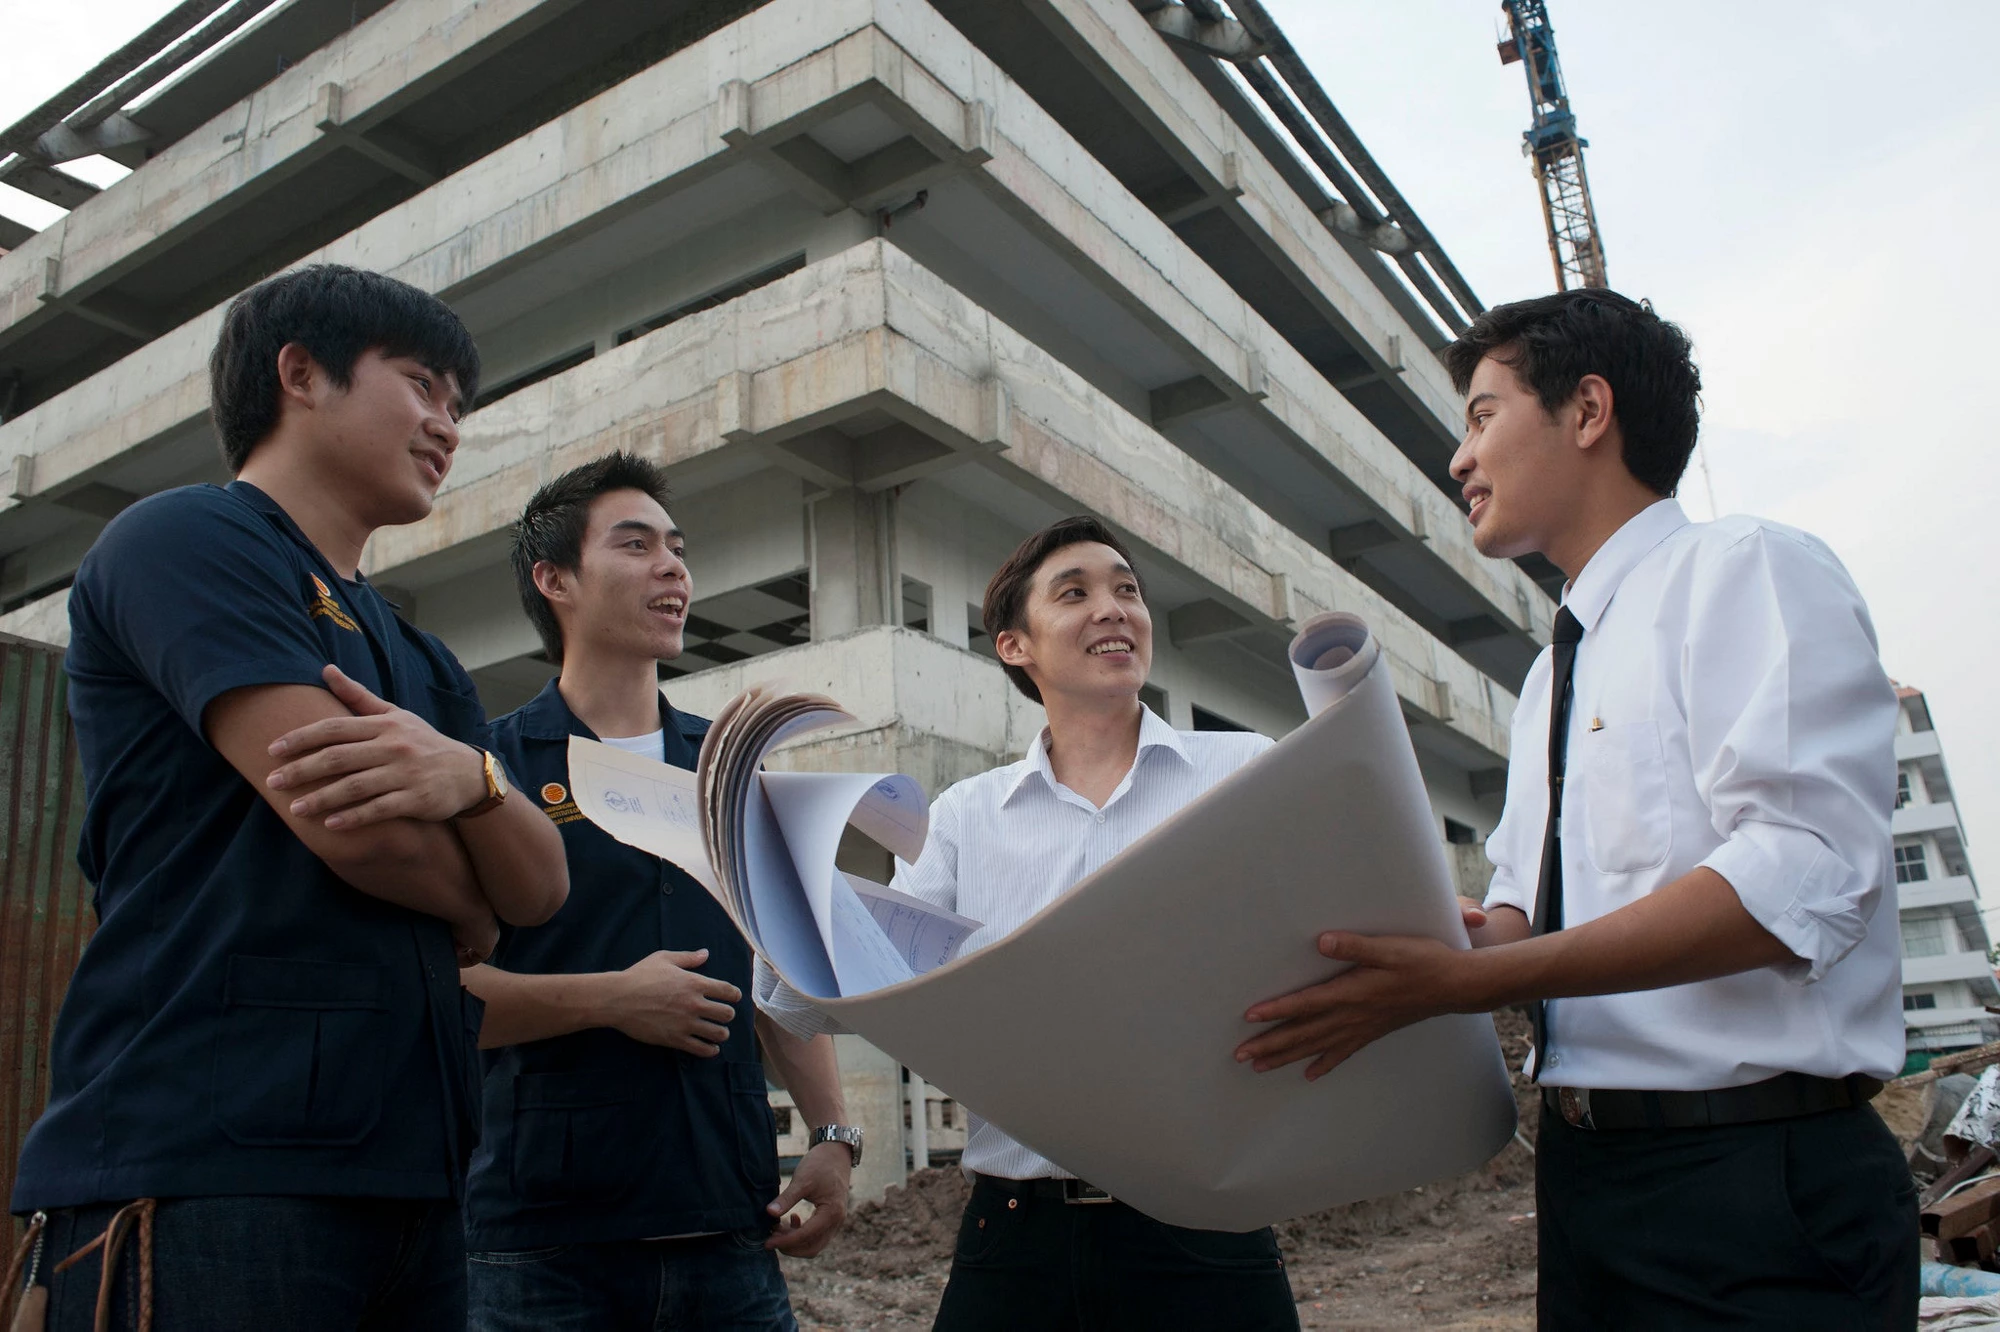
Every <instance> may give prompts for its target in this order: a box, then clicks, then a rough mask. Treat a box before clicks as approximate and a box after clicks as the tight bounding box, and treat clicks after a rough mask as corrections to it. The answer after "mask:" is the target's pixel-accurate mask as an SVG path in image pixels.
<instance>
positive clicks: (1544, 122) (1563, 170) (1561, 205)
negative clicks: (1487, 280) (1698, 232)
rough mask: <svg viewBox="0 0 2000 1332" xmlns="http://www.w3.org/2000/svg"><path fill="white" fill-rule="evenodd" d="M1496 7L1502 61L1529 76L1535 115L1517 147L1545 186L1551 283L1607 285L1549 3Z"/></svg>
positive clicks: (1518, 1)
mask: <svg viewBox="0 0 2000 1332" xmlns="http://www.w3.org/2000/svg"><path fill="white" fill-rule="evenodd" d="M1500 8H1501V10H1502V11H1503V12H1504V13H1505V14H1506V15H1507V28H1508V35H1507V36H1506V37H1505V38H1503V39H1502V40H1501V42H1500V63H1501V64H1503V65H1511V64H1514V63H1516V62H1519V63H1520V65H1521V67H1522V71H1523V72H1524V73H1525V74H1526V75H1527V76H1528V101H1529V103H1530V104H1531V105H1532V106H1533V107H1534V112H1535V118H1534V122H1533V123H1532V124H1531V125H1529V127H1528V132H1527V133H1525V134H1523V135H1522V136H1521V139H1522V147H1521V152H1522V155H1523V156H1526V157H1528V158H1531V159H1532V160H1533V161H1534V164H1535V183H1536V184H1538V185H1540V186H1541V187H1542V220H1543V221H1544V222H1545V223H1546V224H1547V226H1548V232H1549V257H1550V259H1552V260H1554V262H1555V266H1556V287H1557V289H1558V290H1562V291H1567V290H1569V289H1570V288H1571V287H1602V286H1605V285H1607V284H1606V282H1605V280H1604V242H1603V240H1602V239H1601V238H1600V237H1599V236H1598V234H1597V212H1596V210H1595V209H1594V208H1592V207H1591V204H1590V179H1589V177H1588V176H1586V175H1584V171H1583V150H1584V149H1585V148H1586V147H1587V146H1589V141H1588V140H1586V139H1581V138H1578V137H1577V133H1576V116H1575V114H1574V113H1573V112H1571V110H1570V109H1569V92H1568V90H1566V89H1565V88H1564V87H1563V77H1562V64H1561V62H1559V61H1558V60H1557V59H1556V34H1555V29H1554V28H1552V27H1550V26H1549V10H1548V6H1547V5H1546V4H1544V3H1543V0H1500Z"/></svg>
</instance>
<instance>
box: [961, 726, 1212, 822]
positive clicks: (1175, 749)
mask: <svg viewBox="0 0 2000 1332" xmlns="http://www.w3.org/2000/svg"><path fill="white" fill-rule="evenodd" d="M1149 749H1164V750H1167V751H1169V752H1170V753H1172V754H1173V755H1175V756H1176V757H1177V758H1179V759H1180V761H1181V762H1183V763H1191V762H1193V760H1192V759H1190V758H1189V757H1188V752H1187V745H1186V743H1185V742H1184V741H1182V739H1181V733H1180V732H1179V731H1176V730H1175V729H1174V728H1173V727H1171V726H1169V725H1167V723H1166V722H1165V721H1164V720H1162V719H1161V717H1160V714H1159V713H1157V712H1155V711H1153V710H1152V709H1151V708H1149V707H1145V706H1143V705H1142V706H1141V707H1140V709H1139V748H1138V750H1137V751H1136V752H1135V753H1134V754H1133V755H1132V771H1133V772H1134V773H1136V772H1138V770H1139V764H1140V763H1142V762H1144V761H1145V758H1146V751H1147V750H1149ZM1036 776H1039V777H1040V778H1041V779H1042V781H1044V782H1045V783H1047V784H1048V788H1049V789H1050V790H1051V791H1053V790H1055V789H1056V774H1055V769H1053V768H1051V767H1050V766H1049V728H1048V727H1046V726H1044V727H1043V728H1042V730H1041V734H1039V735H1037V736H1036V737H1035V741H1034V743H1033V744H1031V745H1029V746H1028V753H1027V756H1026V758H1025V759H1024V761H1023V762H1022V764H1021V771H1020V772H1019V773H1017V774H1015V777H1014V780H1013V781H1012V782H1010V783H1009V784H1008V786H1007V789H1006V790H1005V791H1004V792H1002V793H1001V796H1000V803H1001V804H1002V805H1005V804H1006V803H1007V802H1008V801H1009V800H1012V799H1013V798H1014V795H1015V793H1016V792H1018V791H1019V790H1020V789H1021V787H1022V786H1023V785H1024V784H1026V782H1027V780H1028V779H1029V778H1030V777H1036ZM1121 789H1122V787H1121Z"/></svg>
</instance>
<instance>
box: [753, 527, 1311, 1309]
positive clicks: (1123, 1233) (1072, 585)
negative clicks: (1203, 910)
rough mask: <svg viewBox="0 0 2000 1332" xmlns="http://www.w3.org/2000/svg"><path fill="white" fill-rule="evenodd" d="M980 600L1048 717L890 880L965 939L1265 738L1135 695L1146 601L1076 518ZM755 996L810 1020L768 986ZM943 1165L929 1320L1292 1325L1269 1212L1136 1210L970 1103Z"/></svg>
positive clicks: (966, 791) (1070, 881)
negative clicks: (1185, 718) (976, 925)
mask: <svg viewBox="0 0 2000 1332" xmlns="http://www.w3.org/2000/svg"><path fill="white" fill-rule="evenodd" d="M983 618H984V622H985V625H986V628H987V631H988V632H990V633H991V634H992V635H993V645H994V649H995V651H996V652H998V654H999V656H1000V661H1001V664H1002V666H1003V667H1004V668H1005V669H1006V672H1007V675H1008V677H1009V678H1010V679H1011V680H1013V682H1014V684H1015V685H1016V686H1017V687H1018V688H1019V689H1020V690H1021V692H1022V693H1024V694H1026V695H1027V696H1028V697H1029V698H1032V699H1034V700H1035V701H1036V702H1038V703H1040V704H1041V705H1042V706H1043V707H1044V708H1045V709H1046V710H1047V713H1048V726H1047V727H1046V728H1045V729H1044V730H1043V731H1042V733H1041V735H1040V736H1039V737H1037V739H1036V741H1035V743H1034V745H1033V746H1032V747H1031V748H1030V750H1029V752H1028V756H1027V757H1026V758H1024V759H1022V760H1021V761H1020V762H1018V763H1012V764H1009V765H1007V766H1006V767H1003V768H996V769H994V770H992V771H991V772H986V773H982V774H980V775H979V776H977V777H972V778H968V779H967V780H965V781H962V782H960V783H958V784H957V785H956V786H953V787H951V788H950V789H949V790H947V791H945V792H944V794H942V795H940V796H939V797H938V798H937V801H936V802H935V803H934V804H933V805H932V806H931V826H930V837H929V840H928V841H927V842H926V843H925V845H924V851H923V854H922V855H921V856H920V857H919V858H918V860H917V863H916V864H915V865H904V866H899V868H898V872H897V875H896V881H895V886H896V887H897V888H899V889H901V890H902V891H904V892H907V893H913V894H915V895H916V896H918V897H922V898H924V899H926V900H928V901H931V902H935V903H937V904H938V905H940V906H944V907H949V908H951V909H952V910H955V911H958V912H961V913H963V914H965V915H968V916H971V917H972V918H973V919H975V920H979V921H982V922H984V928H982V929H981V930H979V931H978V932H977V933H975V934H973V935H972V936H971V938H969V939H968V940H967V942H966V951H968V952H970V951H971V950H973V949H976V948H981V947H984V946H986V945H988V944H991V943H994V942H996V941H997V940H999V939H1001V938H1003V937H1005V936H1006V935H1007V934H1009V933H1011V932H1012V931H1013V930H1015V929H1017V928H1019V927H1020V926H1021V925H1022V924H1024V923H1025V922H1026V921H1027V920H1028V918H1029V917H1030V916H1032V915H1034V914H1035V913H1036V912H1037V911H1040V910H1041V909H1042V908H1043V907H1045V906H1047V905H1048V904H1049V903H1050V902H1053V901H1055V900H1056V899H1057V898H1058V897H1060V896H1062V895H1063V894H1064V893H1065V892H1067V891H1069V889H1070V888H1072V887H1073V886H1075V885H1076V884H1077V883H1078V882H1079V881H1080V880H1082V879H1084V878H1085V877H1087V876H1088V875H1090V874H1091V873H1093V872H1095V871H1096V870H1097V869H1098V867H1099V866H1101V865H1103V864H1104V863H1105V862H1106V861H1107V860H1109V859H1111V857H1113V856H1115V855H1117V854H1118V853H1119V852H1120V851H1122V850H1124V849H1125V847H1127V846H1129V845H1131V843H1133V842H1134V841H1136V840H1138V839H1139V838H1140V837H1142V836H1144V835H1145V834H1146V833H1147V832H1148V831H1150V830H1151V829H1152V828H1153V827H1154V826H1156V825H1157V824H1159V823H1161V822H1162V821H1163V820H1165V819H1168V818H1170V817H1172V816H1173V814H1174V813H1175V812H1177V811H1178V810H1180V809H1181V808H1182V807H1183V806H1185V805H1186V804H1188V803H1189V802H1190V801H1192V800H1194V799H1195V798H1196V797H1197V796H1199V795H1201V794H1202V793H1203V792H1204V791H1206V790H1208V789H1209V788H1210V787H1212V786H1214V785H1215V784H1216V783H1217V782H1219V781H1221V780H1222V779H1223V778H1224V777H1227V776H1228V775H1229V774H1230V773H1232V772H1234V771H1236V769H1238V768H1240V767H1242V766H1243V765H1244V764H1245V763H1247V762H1249V761H1250V760H1251V759H1252V758H1255V757H1256V756H1257V755H1258V754H1261V753H1262V752H1264V750H1266V749H1268V748H1269V747H1270V744H1271V742H1270V741H1269V740H1267V739H1265V738H1264V737H1263V736H1260V735H1254V734H1250V733H1247V732H1211V731H1201V732H1185V731H1176V730H1174V729H1173V728H1172V727H1171V726H1169V725H1167V723H1166V722H1164V721H1162V720H1160V718H1159V717H1157V716H1155V715H1154V714H1153V713H1152V712H1151V711H1149V710H1148V709H1147V708H1146V707H1145V706H1144V705H1143V704H1141V703H1140V702H1139V690H1140V687H1141V686H1143V685H1144V684H1145V683H1146V673H1147V671H1148V670H1149V669H1150V668H1151V666H1152V660H1153V623H1152V617H1151V616H1150V615H1149V614H1148V612H1147V610H1146V599H1145V594H1144V591H1143V589H1142V586H1141V583H1140V579H1139V575H1138V573H1137V572H1136V571H1135V570H1134V569H1133V567H1132V560H1131V557H1130V556H1129V555H1128V554H1127V553H1126V551H1125V548H1124V546H1123V545H1122V544H1120V542H1119V541H1118V539H1117V537H1115V536H1114V535H1113V534H1112V533H1111V532H1110V531H1109V530H1108V529H1106V527H1105V526H1104V525H1103V524H1102V523H1100V522H1098V521H1097V520H1096V519H1094V518H1087V517H1079V518H1067V519H1064V520H1063V521H1062V522H1059V523H1056V524H1054V525H1052V526H1050V527H1047V528H1044V529H1043V530H1042V531H1040V532H1037V533H1036V534H1035V535H1033V536H1031V537H1029V538H1028V539H1027V540H1026V541H1025V542H1023V543H1022V544H1021V546H1020V548H1019V549H1017V550H1016V551H1015V552H1014V554H1013V555H1012V556H1010V557H1009V558H1008V560H1007V562H1006V563H1005V564H1003V565H1002V566H1001V567H1000V570H999V572H998V573H996V574H995V575H994V576H993V581H992V582H991V584H989V585H988V587H987V589H986V601H985V606H984V612H983ZM762 988H764V987H761V986H760V989H762ZM767 1007H769V1008H770V1009H771V1011H772V1012H773V1014H774V1016H777V1017H779V1020H780V1021H781V1022H784V1023H785V1025H787V1026H790V1027H793V1028H794V1030H809V1028H801V1027H800V1026H799V1025H798V1024H799V1023H800V1021H801V1018H800V1014H799V1013H798V1011H797V1007H798V1001H797V996H795V995H792V994H790V993H788V992H787V991H786V990H785V988H784V987H782V986H780V987H778V989H777V993H776V995H774V996H772V998H771V999H770V1001H769V1002H768V1003H767ZM1077 1113H1078V1114H1088V1113H1090V1108H1089V1107H1088V1106H1078V1107H1077ZM961 1165H962V1167H963V1168H964V1170H965V1171H966V1172H967V1173H968V1174H969V1175H971V1176H972V1178H973V1190H972V1198H971V1200H970V1202H969V1203H968V1204H967V1205H966V1209H965V1216H964V1219H963V1220H962V1222H961V1223H960V1226H959V1232H958V1246H957V1250H956V1252H955V1254H954V1255H953V1258H952V1265H951V1281H950V1284H949V1285H948V1286H947V1287H946V1289H945V1294H944V1301H943V1304H942V1305H941V1306H940V1308H939V1310H938V1317H937V1327H938V1328H940V1329H943V1330H944V1332H985V1330H987V1329H991V1332H1022V1330H1023V1329H1034V1332H1066V1330H1067V1332H1096V1330H1098V1329H1114V1328H1115V1329H1124V1328H1130V1329H1134V1332H1139V1330H1141V1329H1143V1330H1145V1332H1153V1330H1154V1329H1162V1328H1174V1329H1186V1330H1187V1332H1208V1330H1210V1329H1213V1330H1215V1332H1223V1330H1224V1329H1227V1332H1261V1330H1262V1329H1291V1328H1296V1327H1298V1325H1299V1320H1298V1311H1297V1308H1296V1306H1295V1305H1294V1303H1293V1300H1292V1291H1291V1283H1290V1281H1289V1280H1288V1279H1287V1278H1286V1275H1285V1266H1284V1261H1283V1259H1282V1258H1280V1257H1279V1254H1278V1245H1277V1241H1276V1239H1275V1238H1274V1237H1273V1235H1272V1233H1271V1231H1270V1229H1269V1228H1268V1227H1266V1228H1265V1229H1263V1230H1258V1231H1253V1232H1251V1233H1249V1234H1235V1233H1231V1232H1225V1231H1209V1230H1187V1229H1183V1228H1182V1227H1179V1226H1170V1225H1167V1224H1165V1223H1164V1222H1160V1221H1155V1220H1153V1219H1152V1218H1151V1217H1149V1216H1146V1215H1144V1214H1142V1213H1140V1212H1138V1211H1135V1210H1134V1209H1132V1208H1131V1207H1129V1206H1127V1205H1126V1204H1124V1203H1121V1202H1118V1201H1115V1200H1113V1199H1111V1198H1108V1197H1106V1196H1105V1194H1104V1193H1103V1192H1102V1191H1101V1190H1097V1189H1093V1188H1091V1187H1090V1186H1089V1185H1088V1184H1086V1183H1084V1182H1083V1181H1081V1180H1078V1179H1075V1178H1073V1177H1072V1176H1071V1175H1070V1174H1069V1173H1068V1172H1067V1171H1065V1170H1063V1169H1062V1168H1061V1167H1060V1166H1059V1165H1057V1164H1056V1163H1055V1162H1053V1161H1049V1160H1046V1159H1044V1158H1043V1157H1041V1156H1038V1155H1036V1154H1035V1153H1034V1152H1032V1151H1030V1150H1028V1149H1027V1148H1026V1147H1024V1146H1022V1145H1021V1144H1020V1143H1018V1142H1015V1141H1014V1140H1013V1139H1012V1138H1010V1137H1008V1136H1007V1135H1006V1134H1005V1133H1003V1132H1001V1131H1000V1130H999V1129H998V1128H996V1127H994V1126H993V1125H991V1124H988V1123H984V1122H982V1121H980V1120H978V1119H977V1118H976V1117H975V1118H974V1120H973V1124H972V1131H971V1133H970V1134H969V1136H968V1137H967V1140H966V1147H965V1155H964V1157H963V1158H962V1160H961Z"/></svg>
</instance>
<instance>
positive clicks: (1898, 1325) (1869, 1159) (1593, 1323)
mask: <svg viewBox="0 0 2000 1332" xmlns="http://www.w3.org/2000/svg"><path fill="white" fill-rule="evenodd" d="M1535 1167H1536V1170H1535V1197H1536V1204H1535V1210H1536V1217H1537V1226H1538V1229H1539V1232H1540V1239H1541V1249H1540V1264H1539V1266H1540V1283H1539V1295H1538V1298H1537V1306H1538V1310H1539V1314H1540V1326H1541V1327H1542V1328H1544V1329H1555V1330H1557V1332H1572V1330H1575V1332H1582V1330H1583V1329H1593V1330H1595V1329H1605V1328H1613V1329H1618V1330H1619V1332H1626V1330H1627V1329H1631V1330H1632V1332H1639V1330H1641V1329H1649V1328H1673V1329H1679V1328H1718V1327H1728V1328H1769V1329H1774V1330H1775V1329H1785V1330H1786V1332H1791V1330H1792V1329H1799V1328H1812V1329H1814V1332H1834V1329H1850V1328H1851V1329H1857V1330H1858V1329H1870V1332H1873V1330H1874V1329H1885V1328H1893V1329H1898V1330H1899V1332H1900V1330H1901V1329H1908V1328H1913V1327H1915V1326H1916V1322H1917V1261H1918V1254H1917V1187H1916V1184H1915V1183H1914V1182H1913V1181H1912V1180H1911V1178H1910V1171H1909V1167H1908V1166H1907V1165H1906V1164H1905V1162H1904V1160H1903V1153H1902V1149H1901V1148H1899V1147H1898V1146H1897V1145H1896V1140H1895V1138H1894V1137H1893V1136H1892V1135H1891V1134H1890V1132H1889V1130H1888V1128H1887V1127H1885V1126H1884V1125H1883V1123H1882V1119H1881V1116H1879V1115H1877V1114H1876V1113H1875V1111H1874V1110H1873V1109H1872V1108H1870V1107H1868V1106H1858V1107H1855V1108H1853V1109H1849V1110H1832V1111H1828V1112H1826V1113H1824V1114H1817V1115H1804V1116H1800V1117H1799V1118H1796V1119H1779V1120H1772V1121H1769V1122H1767V1123H1762V1124H1733V1125H1725V1126H1722V1127H1717V1128H1690V1129H1621V1130H1607V1131H1596V1132H1593V1131H1591V1130H1589V1129H1579V1128H1572V1127H1570V1125H1568V1124H1567V1123H1565V1122H1564V1121H1563V1120H1562V1119H1561V1118H1560V1117H1559V1116H1557V1115H1554V1114H1551V1113H1550V1112H1549V1111H1548V1110H1547V1109H1546V1108H1544V1110H1543V1111H1542V1120H1541V1136H1540V1138H1539V1140H1538V1142H1537V1145H1536V1158H1535Z"/></svg>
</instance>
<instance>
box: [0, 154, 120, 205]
mask: <svg viewBox="0 0 2000 1332" xmlns="http://www.w3.org/2000/svg"><path fill="white" fill-rule="evenodd" d="M0 185H12V186H13V187H14V188H15V189H17V190H20V191H21V192H22V193H24V194H32V195H34V196H35V197H36V198H37V199H40V200H41V201H42V202H43V203H52V204H54V205H55V206H56V207H58V208H69V209H76V208H81V207H83V205H84V204H86V203H88V202H90V200H92V199H94V198H96V197H97V196H98V195H99V194H101V193H102V191H101V190H99V189H98V188H97V187H96V186H95V185H93V184H91V183H90V182H89V181H87V180H81V179H79V178H78V177H76V176H72V175H70V174H69V172H67V171H59V170H57V169H56V168H55V167H53V166H50V165H49V164H48V163H46V162H42V161H38V160H36V159H35V158H32V157H29V156H28V155H27V154H26V153H23V154H21V155H20V156H19V157H16V158H15V159H14V160H13V162H11V163H9V164H8V166H7V167H6V169H5V170H0Z"/></svg>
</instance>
